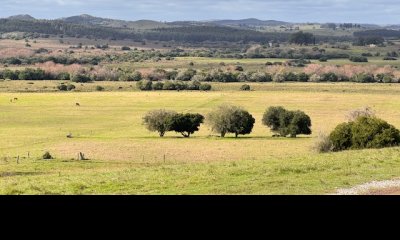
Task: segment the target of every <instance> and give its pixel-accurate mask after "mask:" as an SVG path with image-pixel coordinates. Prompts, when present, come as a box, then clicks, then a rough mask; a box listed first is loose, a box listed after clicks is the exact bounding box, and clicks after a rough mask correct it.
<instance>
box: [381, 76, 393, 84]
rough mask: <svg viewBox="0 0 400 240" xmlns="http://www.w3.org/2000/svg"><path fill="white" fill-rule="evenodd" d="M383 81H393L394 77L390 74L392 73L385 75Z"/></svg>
mask: <svg viewBox="0 0 400 240" xmlns="http://www.w3.org/2000/svg"><path fill="white" fill-rule="evenodd" d="M382 82H383V83H392V82H393V77H392V76H390V75H385V76H384V77H383V78H382Z"/></svg>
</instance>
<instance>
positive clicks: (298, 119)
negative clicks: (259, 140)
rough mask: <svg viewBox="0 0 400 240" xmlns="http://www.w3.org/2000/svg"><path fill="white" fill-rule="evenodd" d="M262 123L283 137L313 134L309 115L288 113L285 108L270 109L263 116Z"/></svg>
mask: <svg viewBox="0 0 400 240" xmlns="http://www.w3.org/2000/svg"><path fill="white" fill-rule="evenodd" d="M262 123H263V124H264V125H265V126H267V127H269V128H271V130H272V131H273V132H276V133H278V134H279V135H280V136H283V137H286V136H288V135H290V137H296V136H297V135H299V134H305V135H310V134H311V133H312V132H311V129H310V127H311V118H310V117H309V116H308V115H307V114H305V113H304V112H302V111H288V110H286V109H284V108H283V107H270V108H268V109H267V110H266V111H265V113H264V115H263V119H262Z"/></svg>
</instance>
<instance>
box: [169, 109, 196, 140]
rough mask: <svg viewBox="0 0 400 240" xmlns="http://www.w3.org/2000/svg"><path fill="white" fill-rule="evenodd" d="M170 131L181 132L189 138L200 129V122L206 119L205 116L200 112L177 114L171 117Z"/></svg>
mask: <svg viewBox="0 0 400 240" xmlns="http://www.w3.org/2000/svg"><path fill="white" fill-rule="evenodd" d="M169 121H170V123H169V124H170V131H175V132H177V133H181V134H182V136H184V137H186V138H188V137H190V135H191V134H193V133H195V132H197V131H199V127H200V124H202V123H203V121H204V116H202V115H200V114H191V113H186V114H176V115H173V116H171V118H170V120H169Z"/></svg>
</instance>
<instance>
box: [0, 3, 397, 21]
mask: <svg viewBox="0 0 400 240" xmlns="http://www.w3.org/2000/svg"><path fill="white" fill-rule="evenodd" d="M0 6H1V11H0V17H7V16H10V15H15V14H22V13H24V14H30V15H32V16H34V17H36V18H47V19H54V18H59V17H66V16H72V15H79V14H83V13H87V14H91V15H95V16H100V17H107V18H118V19H125V20H139V19H153V20H159V21H175V20H210V19H241V18H259V19H263V20H270V19H274V20H283V21H291V22H357V23H380V24H387V23H396V24H399V23H400V1H399V0H0Z"/></svg>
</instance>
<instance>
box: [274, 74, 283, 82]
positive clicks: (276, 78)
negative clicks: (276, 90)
mask: <svg viewBox="0 0 400 240" xmlns="http://www.w3.org/2000/svg"><path fill="white" fill-rule="evenodd" d="M273 81H274V82H278V83H281V82H284V81H285V74H281V73H277V74H275V75H274V77H273Z"/></svg>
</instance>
